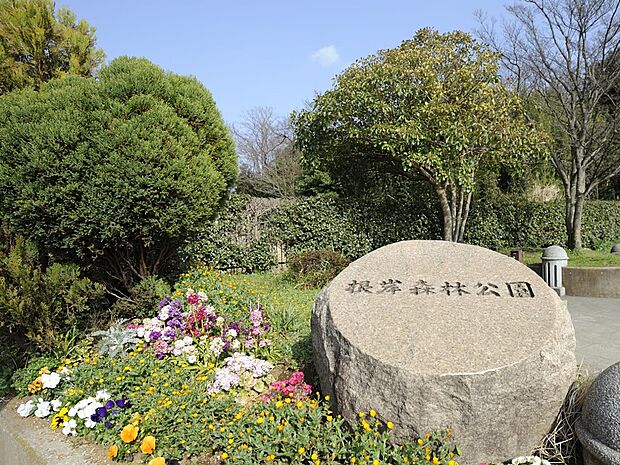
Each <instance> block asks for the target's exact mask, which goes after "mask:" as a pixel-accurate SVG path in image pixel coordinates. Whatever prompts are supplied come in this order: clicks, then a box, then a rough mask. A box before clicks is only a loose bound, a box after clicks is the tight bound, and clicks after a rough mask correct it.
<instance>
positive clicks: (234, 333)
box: [226, 329, 238, 337]
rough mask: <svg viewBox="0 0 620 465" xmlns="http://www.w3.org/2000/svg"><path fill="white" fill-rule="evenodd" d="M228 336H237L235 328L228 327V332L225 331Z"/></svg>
mask: <svg viewBox="0 0 620 465" xmlns="http://www.w3.org/2000/svg"><path fill="white" fill-rule="evenodd" d="M226 334H227V335H228V336H230V337H237V334H238V333H237V330H236V329H229V330H228V333H226Z"/></svg>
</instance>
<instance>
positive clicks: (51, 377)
mask: <svg viewBox="0 0 620 465" xmlns="http://www.w3.org/2000/svg"><path fill="white" fill-rule="evenodd" d="M41 383H42V384H43V387H44V388H46V389H54V388H55V387H56V386H58V383H60V375H59V374H58V373H49V374H48V373H43V374H42V375H41Z"/></svg>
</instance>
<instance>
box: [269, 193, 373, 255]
mask: <svg viewBox="0 0 620 465" xmlns="http://www.w3.org/2000/svg"><path fill="white" fill-rule="evenodd" d="M356 208H357V206H356V205H351V204H348V203H347V202H346V201H345V202H343V201H341V200H339V199H335V198H333V197H324V196H317V197H309V198H305V199H301V200H298V201H296V202H293V203H289V204H285V205H282V206H281V207H279V208H277V209H274V210H273V211H272V212H270V215H269V217H268V219H267V221H266V222H267V224H268V225H269V228H270V230H271V235H272V237H273V239H274V240H275V241H277V242H279V243H282V244H284V245H285V247H286V249H287V250H288V253H289V254H296V253H300V252H307V251H312V250H320V249H325V248H330V249H332V250H335V251H337V252H340V253H341V254H343V255H344V256H346V257H349V258H357V257H360V256H362V255H364V254H366V253H368V252H370V251H371V250H372V248H373V247H372V245H373V244H372V240H371V238H370V237H369V236H368V234H367V233H366V231H365V230H364V228H363V224H362V223H361V222H359V221H358V218H359V212H357V211H356Z"/></svg>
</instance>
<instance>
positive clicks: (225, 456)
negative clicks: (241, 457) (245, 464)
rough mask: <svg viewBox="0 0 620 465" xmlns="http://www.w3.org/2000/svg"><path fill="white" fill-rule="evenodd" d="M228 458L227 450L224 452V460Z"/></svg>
mask: <svg viewBox="0 0 620 465" xmlns="http://www.w3.org/2000/svg"><path fill="white" fill-rule="evenodd" d="M227 458H228V454H227V453H226V452H222V460H226V459H227Z"/></svg>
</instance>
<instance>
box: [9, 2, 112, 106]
mask: <svg viewBox="0 0 620 465" xmlns="http://www.w3.org/2000/svg"><path fill="white" fill-rule="evenodd" d="M95 42H96V38H95V28H93V27H92V26H89V24H88V23H87V22H86V21H84V20H83V19H82V20H79V21H78V20H77V19H76V18H75V15H74V14H73V12H72V11H71V10H70V9H68V8H67V7H62V8H60V9H59V10H57V11H54V2H53V0H0V94H3V93H5V92H9V91H12V90H14V89H21V88H23V87H34V88H39V86H40V85H41V84H42V83H44V82H46V81H49V80H50V79H54V78H57V77H63V76H67V75H77V76H91V75H92V74H93V73H94V72H95V71H96V69H97V68H98V67H99V65H101V63H103V58H104V54H103V51H102V50H101V49H98V48H96V47H95Z"/></svg>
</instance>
